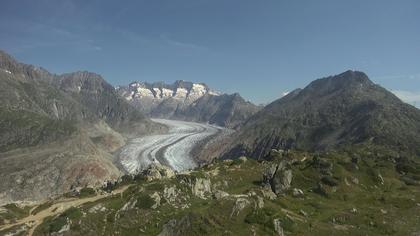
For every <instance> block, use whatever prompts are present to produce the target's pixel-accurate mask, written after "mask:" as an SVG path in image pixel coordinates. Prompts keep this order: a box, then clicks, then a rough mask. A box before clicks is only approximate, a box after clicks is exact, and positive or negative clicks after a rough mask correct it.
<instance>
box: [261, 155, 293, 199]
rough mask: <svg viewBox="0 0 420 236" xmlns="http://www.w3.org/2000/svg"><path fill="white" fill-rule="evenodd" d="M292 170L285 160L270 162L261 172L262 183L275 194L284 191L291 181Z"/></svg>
mask: <svg viewBox="0 0 420 236" xmlns="http://www.w3.org/2000/svg"><path fill="white" fill-rule="evenodd" d="M292 178H293V174H292V170H291V169H290V167H289V165H288V163H287V161H286V160H282V161H281V162H280V163H278V164H272V165H270V166H268V168H266V170H265V171H264V173H263V185H264V186H266V187H268V186H269V187H270V188H271V190H272V191H273V192H274V193H276V194H283V193H285V192H286V191H287V190H288V189H289V188H290V185H291V183H292Z"/></svg>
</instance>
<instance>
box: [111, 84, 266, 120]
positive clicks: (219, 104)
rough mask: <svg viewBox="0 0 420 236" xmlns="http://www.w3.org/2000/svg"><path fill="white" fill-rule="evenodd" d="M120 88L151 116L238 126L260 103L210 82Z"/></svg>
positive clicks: (137, 106)
mask: <svg viewBox="0 0 420 236" xmlns="http://www.w3.org/2000/svg"><path fill="white" fill-rule="evenodd" d="M117 91H118V92H119V93H120V94H121V95H122V96H123V97H124V98H125V99H126V100H127V101H129V102H130V103H131V104H133V105H134V106H135V107H136V108H137V109H139V110H140V111H141V112H143V113H144V114H146V115H148V116H150V117H156V118H168V119H179V120H186V121H197V122H208V123H211V124H216V125H220V126H225V127H229V128H237V127H239V126H240V125H241V124H243V123H244V122H245V121H246V120H247V119H248V118H249V117H250V116H251V115H253V114H254V113H256V112H257V111H258V110H259V107H257V106H255V105H254V104H252V103H250V102H247V101H245V100H244V99H243V98H242V97H241V96H240V95H239V94H232V95H228V94H222V93H218V92H215V91H213V90H212V89H210V88H209V87H208V86H207V85H206V84H203V83H191V82H185V81H176V82H175V83H173V84H165V83H161V82H159V83H152V84H150V83H140V82H133V83H131V84H130V85H129V86H126V87H118V88H117Z"/></svg>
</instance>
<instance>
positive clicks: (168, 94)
mask: <svg viewBox="0 0 420 236" xmlns="http://www.w3.org/2000/svg"><path fill="white" fill-rule="evenodd" d="M173 94H174V91H172V90H170V89H167V88H162V98H166V97H172V96H173Z"/></svg>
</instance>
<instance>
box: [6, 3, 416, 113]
mask: <svg viewBox="0 0 420 236" xmlns="http://www.w3.org/2000/svg"><path fill="white" fill-rule="evenodd" d="M0 48H1V49H3V50H5V51H7V52H9V53H10V54H12V55H13V56H15V57H16V58H17V59H18V60H21V61H23V62H26V63H30V64H35V65H40V66H42V67H44V68H46V69H48V70H50V71H52V72H54V73H63V72H71V71H77V70H89V71H93V72H96V73H99V74H101V75H102V76H104V78H105V79H107V80H108V81H109V82H111V83H112V84H114V85H118V84H127V83H129V82H131V81H133V80H139V81H166V82H173V81H175V80H180V79H183V80H189V81H195V82H205V83H207V84H209V85H210V86H211V87H213V88H215V89H217V90H219V91H223V92H229V93H232V92H239V93H240V94H241V95H243V96H244V97H245V98H246V99H249V100H251V101H253V102H255V103H267V102H269V101H272V100H274V99H276V98H278V97H280V96H281V94H282V93H283V92H285V91H289V90H292V89H294V88H297V87H303V86H305V85H306V84H307V83H309V82H310V81H312V80H314V79H316V78H320V77H324V76H328V75H333V74H338V73H340V72H343V71H345V70H347V69H354V70H361V71H364V72H366V73H367V74H368V75H369V76H370V77H371V79H372V80H373V81H375V82H376V83H379V84H381V85H383V86H384V87H386V88H388V89H392V90H394V91H395V93H397V94H398V95H399V96H400V97H401V98H403V99H404V100H406V101H408V102H410V103H414V102H416V101H417V102H418V105H419V104H420V1H416V0H412V1H405V0H399V1H397V0H395V1H387V0H378V1H375V0H372V1H368V0H352V1H347V0H346V1H345V0H318V1H310V0H307V1H299V0H294V1H281V0H264V1H257V0H149V1H146V0H143V1H142V0H137V1H105V0H92V1H87V0H80V1H76V0H60V1H58V0H36V1H34V0H26V1H24V0H3V1H2V4H1V8H0Z"/></svg>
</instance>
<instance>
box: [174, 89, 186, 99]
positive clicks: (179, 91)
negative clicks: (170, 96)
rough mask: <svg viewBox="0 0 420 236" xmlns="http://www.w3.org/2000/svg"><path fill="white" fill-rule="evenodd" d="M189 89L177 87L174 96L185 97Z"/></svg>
mask: <svg viewBox="0 0 420 236" xmlns="http://www.w3.org/2000/svg"><path fill="white" fill-rule="evenodd" d="M187 94H188V90H187V89H185V88H177V89H176V93H175V96H174V98H177V99H185V98H186V97H187Z"/></svg>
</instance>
